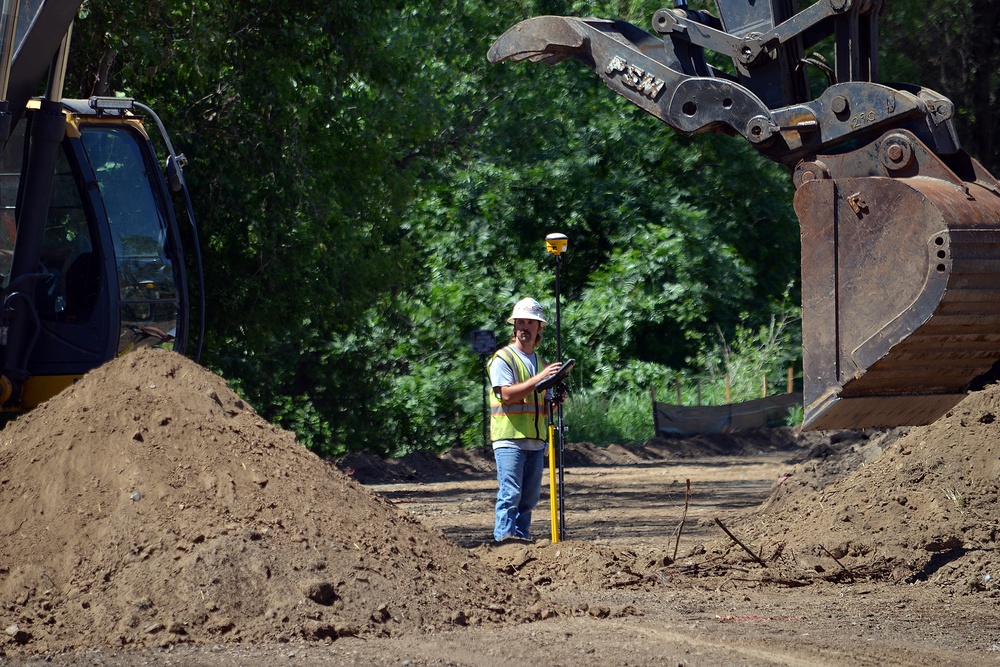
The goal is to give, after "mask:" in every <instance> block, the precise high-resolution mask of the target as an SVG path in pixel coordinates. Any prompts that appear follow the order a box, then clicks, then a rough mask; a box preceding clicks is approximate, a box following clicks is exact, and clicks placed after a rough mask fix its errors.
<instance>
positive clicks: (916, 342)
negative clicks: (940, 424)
mask: <svg viewBox="0 0 1000 667" xmlns="http://www.w3.org/2000/svg"><path fill="white" fill-rule="evenodd" d="M677 4H678V6H677V7H675V8H672V9H661V10H659V11H657V12H656V13H655V14H654V15H653V19H652V28H653V32H652V33H651V32H647V31H645V30H642V29H640V28H637V27H636V26H634V25H632V24H630V23H627V22H624V21H617V20H604V19H592V18H573V17H561V16H542V17H536V18H531V19H528V20H526V21H523V22H521V23H519V24H517V25H515V26H514V27H512V28H510V29H509V30H508V31H507V32H505V33H504V34H503V35H502V36H501V37H500V38H499V39H498V40H497V41H496V42H495V43H494V44H493V46H492V48H490V50H489V53H488V57H489V60H490V61H491V62H500V61H503V60H513V61H523V60H527V61H530V62H541V63H547V64H555V63H558V62H562V61H564V60H567V59H575V60H578V61H580V62H582V63H583V64H584V65H586V66H587V67H589V68H591V69H592V70H593V71H594V72H595V73H596V74H597V75H598V76H599V77H600V78H601V80H602V81H604V83H605V84H606V85H607V86H608V87H609V88H611V89H612V90H613V91H615V92H616V93H618V94H619V95H621V96H622V97H624V98H626V99H627V100H629V101H630V102H632V103H633V104H635V105H636V106H638V107H640V108H642V109H643V110H645V111H647V112H648V113H650V114H651V115H653V116H654V117H656V118H657V119H659V120H660V121H662V122H663V123H665V124H666V125H668V126H669V127H671V128H673V129H674V130H676V131H678V132H681V133H684V134H695V133H699V132H720V133H724V134H728V135H732V136H739V137H742V138H743V139H744V140H746V141H747V142H749V143H750V144H751V145H752V146H753V147H754V148H755V149H756V150H757V151H758V152H759V153H760V154H761V155H762V156H763V157H765V158H767V159H769V160H772V161H774V162H779V163H781V164H784V165H786V166H787V167H788V168H789V169H790V171H791V174H792V179H793V183H794V185H795V188H796V193H795V199H794V207H795V212H796V215H797V216H798V218H799V222H800V227H801V246H802V329H803V385H804V387H803V400H804V410H805V417H804V426H805V427H806V428H812V429H822V428H863V427H883V426H902V425H918V424H927V423H930V422H932V421H934V420H935V419H937V418H938V417H940V416H942V415H943V414H945V413H946V412H947V411H948V410H950V409H951V408H952V407H953V406H954V405H955V404H957V403H958V402H959V401H960V400H961V399H962V398H963V397H964V396H965V394H966V393H967V392H968V391H969V389H970V387H974V386H976V385H977V384H979V383H981V382H983V381H984V379H985V378H988V377H991V375H992V372H993V369H994V367H995V366H996V365H997V364H998V360H1000V184H998V183H997V180H996V179H995V178H994V177H993V176H992V175H991V174H990V173H989V172H987V171H986V169H984V168H983V167H982V165H980V164H979V163H978V162H976V161H975V160H973V159H972V158H971V157H970V156H969V155H968V154H967V153H966V152H965V151H964V150H963V149H962V148H961V146H960V144H959V141H958V138H957V135H956V133H955V130H954V127H953V125H952V116H953V115H954V105H953V104H952V103H951V101H950V100H948V99H947V98H946V97H944V96H943V95H940V94H938V93H936V92H934V91H931V90H928V89H925V88H921V87H919V86H915V85H894V86H889V85H885V84H882V83H879V81H878V18H879V15H880V14H881V12H882V10H883V8H884V0H819V1H818V2H816V3H814V4H812V5H810V6H809V7H807V8H806V9H804V10H803V11H801V12H800V11H798V8H797V5H796V2H795V0H769V1H762V0H716V2H715V5H716V9H717V13H718V16H716V15H713V14H710V13H708V12H705V11H694V10H690V9H688V7H687V4H686V2H685V1H684V0H679V2H678V3H677ZM829 37H833V39H834V44H835V49H836V57H835V63H834V67H833V68H827V75H828V77H829V80H828V82H827V85H826V86H825V87H824V88H823V90H822V92H820V93H819V94H818V95H815V96H813V95H812V94H811V93H810V86H809V82H808V80H807V79H806V67H805V64H806V63H807V62H810V63H819V64H822V62H821V61H819V60H817V59H815V58H810V59H807V58H805V57H804V55H803V54H804V53H805V52H806V50H807V49H810V48H812V47H813V46H815V45H816V44H817V43H818V42H820V41H821V40H824V39H827V38H829ZM706 49H707V50H710V51H714V52H716V53H720V54H722V55H724V56H727V57H728V58H729V59H730V60H731V62H732V68H731V69H729V70H725V71H724V70H722V69H719V68H716V67H713V66H711V65H710V64H709V62H708V60H707V59H706V58H705V50H706Z"/></svg>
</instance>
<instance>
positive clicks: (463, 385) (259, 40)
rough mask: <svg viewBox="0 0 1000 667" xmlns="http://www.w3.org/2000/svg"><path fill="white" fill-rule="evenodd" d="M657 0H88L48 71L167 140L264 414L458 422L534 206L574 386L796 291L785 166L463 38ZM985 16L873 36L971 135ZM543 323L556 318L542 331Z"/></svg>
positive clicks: (987, 80) (303, 423)
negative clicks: (128, 109)
mask: <svg viewBox="0 0 1000 667" xmlns="http://www.w3.org/2000/svg"><path fill="white" fill-rule="evenodd" d="M658 7H659V6H658V5H657V6H655V7H650V6H645V5H641V4H640V3H636V2H632V1H631V0H619V1H617V2H616V1H612V0H606V1H603V2H597V3H579V2H574V1H570V0H523V1H522V2H519V3H478V2H467V1H464V0H444V1H443V2H428V1H427V0H416V1H415V2H412V3H409V4H407V5H405V6H403V5H399V4H398V3H390V2H385V1H384V0H373V1H372V2H368V3H364V5H361V4H358V3H355V2H347V1H345V0H324V1H323V2H320V1H318V0H305V1H304V2H300V3H295V4H287V3H285V4H282V3H273V2H264V1H263V0H233V1H232V2H228V3H222V4H218V3H216V4H212V3H206V2H204V1H203V0H164V1H163V2H160V3H146V4H122V3H110V2H108V1H107V0H88V2H87V4H86V5H85V9H84V11H83V12H82V13H81V18H80V20H79V21H78V22H77V25H76V30H75V41H74V47H73V58H72V59H71V63H72V69H71V72H70V76H69V89H68V90H67V94H68V95H80V96H87V95H90V94H91V93H93V92H95V91H105V90H106V91H107V92H109V93H119V94H126V95H134V96H136V97H138V98H140V99H142V100H144V101H146V102H147V103H150V104H151V105H152V106H154V108H156V109H157V110H158V112H159V113H160V115H161V116H162V117H163V118H164V120H165V121H166V122H167V124H168V126H169V127H170V128H171V130H172V132H173V135H174V143H175V144H176V145H177V146H179V147H180V148H181V149H182V150H183V151H184V152H185V153H186V154H187V157H188V158H189V159H190V167H189V170H188V182H189V185H190V186H191V188H192V191H193V193H194V196H195V198H196V201H195V206H196V210H197V212H198V214H199V218H200V223H201V230H202V237H203V244H204V247H205V248H206V255H207V256H206V270H207V275H206V285H207V288H206V289H207V294H208V297H209V303H210V308H209V319H208V326H209V340H208V344H207V346H206V354H205V358H204V360H203V361H204V363H206V364H207V365H209V366H210V367H212V368H213V369H215V370H218V371H220V372H221V373H223V374H224V375H225V376H226V377H227V378H228V379H229V380H230V381H231V382H232V383H233V384H234V385H235V386H236V387H237V388H238V389H239V390H240V391H241V392H242V393H243V394H244V395H246V396H247V397H248V398H249V399H250V401H251V402H252V403H253V404H254V405H255V406H256V407H257V408H258V410H259V411H260V412H261V413H262V414H263V415H265V416H266V417H268V418H271V419H273V420H275V421H277V422H279V423H281V424H283V425H285V426H287V427H290V428H294V429H295V430H296V432H297V433H298V434H299V436H300V438H301V439H302V441H303V442H304V443H306V444H307V445H309V446H310V447H313V448H314V449H316V450H317V451H319V452H322V453H331V454H334V453H338V452H343V451H344V450H346V449H369V450H371V451H375V452H380V453H393V452H399V451H405V450H407V449H413V448H419V447H435V448H442V447H448V446H454V445H468V444H472V443H475V442H478V440H479V439H480V438H481V437H482V436H481V426H482V421H481V415H482V382H481V379H482V373H483V362H484V361H485V359H482V358H480V357H478V356H477V355H475V354H473V352H472V351H471V349H470V346H469V334H470V332H471V331H472V330H475V329H494V330H496V331H497V336H498V339H499V342H500V343H501V344H503V343H504V342H506V338H507V336H508V335H509V329H508V326H507V325H506V324H505V319H506V316H507V314H508V312H509V310H510V307H511V306H512V305H513V303H514V302H515V301H516V300H517V299H518V298H520V297H522V296H525V295H532V296H535V297H536V298H538V299H539V300H541V301H542V302H543V303H544V304H545V305H546V307H547V312H548V314H549V316H550V317H551V318H553V319H554V317H555V312H554V306H555V293H554V292H555V290H554V287H555V285H554V273H555V271H554V269H555V266H554V260H553V258H552V257H551V256H550V255H547V254H546V253H545V251H544V245H543V240H544V237H545V235H546V234H547V233H549V232H562V233H565V234H567V236H568V237H569V238H570V247H569V252H568V253H567V254H566V255H565V256H564V258H563V260H562V263H561V265H560V302H561V321H560V325H561V327H560V331H561V333H562V337H561V338H562V343H563V347H564V354H563V356H564V357H570V356H571V357H575V358H577V359H578V361H579V367H578V372H576V373H574V380H573V381H574V383H575V384H576V385H577V386H580V387H586V388H588V389H590V390H592V391H596V392H598V393H601V392H604V393H607V392H612V391H616V390H622V389H630V390H632V389H636V388H641V389H644V388H645V387H647V386H648V384H649V383H650V382H654V381H656V380H657V378H662V377H664V376H667V375H672V374H674V373H678V372H686V371H690V370H693V369H695V368H696V367H697V366H698V365H699V364H702V363H704V362H705V359H707V358H708V357H710V356H711V354H712V352H711V351H712V350H714V349H716V347H717V345H718V340H719V336H720V333H721V335H722V337H723V339H725V340H741V339H742V338H747V337H748V334H747V332H757V331H761V330H763V329H762V327H763V328H765V329H766V327H767V326H768V323H769V322H771V321H773V320H772V318H773V317H775V316H778V317H779V318H780V317H784V316H785V315H786V314H787V312H788V304H789V303H790V302H792V303H794V302H796V301H797V291H796V290H797V275H798V238H797V226H796V223H795V218H794V215H793V212H792V210H791V195H792V192H791V184H790V181H789V178H788V174H787V173H786V172H785V171H784V170H783V169H781V168H779V167H777V166H774V165H771V164H769V163H766V162H765V161H764V160H762V159H761V158H760V157H758V156H757V155H756V153H754V151H753V150H752V149H750V148H749V147H748V146H747V145H745V144H744V143H743V142H741V141H738V140H735V139H731V138H727V137H722V136H717V135H699V136H697V137H683V136H681V135H679V134H676V133H674V132H672V131H671V130H669V129H668V128H666V127H665V126H662V125H660V124H659V123H658V122H656V121H655V120H653V119H652V118H650V117H648V116H646V115H645V114H643V113H642V112H640V111H638V110H636V109H635V108H633V107H631V106H630V105H628V103H626V102H625V101H624V100H621V99H619V98H618V97H617V96H615V95H614V94H613V93H611V92H610V91H608V90H607V89H606V88H605V87H604V86H602V85H601V84H600V83H599V81H598V80H597V79H596V78H595V77H594V76H593V74H592V73H591V72H590V71H589V70H586V68H584V67H582V66H580V65H579V64H578V63H575V62H567V63H564V64H561V65H558V66H556V67H551V68H550V67H540V66H532V65H513V64H503V65H490V64H489V63H488V62H487V61H486V58H485V54H486V51H487V49H488V48H489V46H490V44H491V43H492V42H493V40H494V39H496V37H498V36H499V35H500V34H501V33H502V32H503V31H504V30H506V29H507V28H508V27H509V26H511V25H513V24H514V23H516V22H517V21H519V20H522V19H524V18H528V17H529V16H535V15H541V14H566V15H583V16H587V15H590V16H607V17H620V18H625V19H629V20H632V21H633V22H634V23H636V24H637V25H640V26H642V25H647V24H648V20H649V16H650V14H651V12H652V11H654V10H655V9H656V8H658ZM996 14H997V12H996V10H993V9H992V6H991V5H990V3H988V2H986V1H985V0H975V1H974V2H972V3H971V4H970V3H961V2H958V1H957V0H948V1H947V2H944V3H938V4H936V5H935V11H934V12H933V13H930V12H926V11H925V8H923V7H922V5H918V4H917V3H916V2H915V1H914V0H897V1H896V2H894V4H893V13H892V14H890V17H891V18H890V19H889V25H890V26H891V27H890V29H889V31H888V33H889V34H888V36H887V37H886V38H884V40H883V43H885V44H888V45H889V48H890V49H891V50H892V51H893V53H898V54H907V55H910V54H913V53H919V54H921V55H920V56H919V57H916V58H914V57H912V56H911V57H910V58H909V59H908V60H903V59H901V58H891V57H890V58H886V59H885V61H884V64H885V68H884V69H885V70H886V71H887V73H892V74H895V73H899V74H901V75H904V76H900V77H899V78H901V79H904V80H916V81H918V82H922V83H925V84H929V85H931V87H936V86H937V83H938V82H940V83H941V84H942V85H941V86H940V87H941V88H943V89H944V90H943V92H946V93H948V94H951V95H953V96H956V94H957V95H958V96H957V97H954V99H956V101H957V102H958V103H959V108H960V110H961V114H962V119H965V120H967V121H969V124H967V125H965V126H964V128H965V129H963V132H964V133H965V135H964V136H966V137H969V138H971V140H972V143H973V147H974V148H975V147H977V146H976V144H975V142H982V144H981V145H979V146H978V147H979V148H981V149H982V151H981V152H980V154H981V155H982V154H984V153H985V154H986V155H990V154H992V153H995V148H993V147H992V146H993V143H991V142H993V139H992V138H991V137H992V127H993V125H995V123H994V118H993V114H994V113H995V112H994V111H993V109H995V108H996V105H995V104H992V102H993V99H994V97H995V87H996V74H995V71H996V70H997V67H996V63H995V58H996V57H997V56H996V54H997V53H1000V49H996V48H994V47H993V46H990V45H992V44H993V43H994V41H995V33H996V29H995V28H996V26H995V19H996ZM976 21H978V22H979V23H977V24H975V26H976V28H977V29H979V30H980V32H977V31H976V30H973V29H972V26H973V23H972V22H976ZM963 31H965V32H963ZM984 31H985V32H984ZM990 31H992V32H990ZM884 34H885V33H884ZM982 34H987V35H988V39H982ZM912 35H920V36H921V37H922V39H916V40H914V39H912ZM904 36H910V37H906V40H907V41H905V42H904V41H903V40H904ZM931 36H933V39H930V38H929V37H931ZM991 40H992V41H991ZM935 49H937V51H935ZM991 49H992V50H991ZM906 75H912V76H906ZM944 84H947V85H944ZM956 89H957V90H956ZM963 95H965V96H966V97H963ZM984 157H985V155H984ZM751 337H752V336H751ZM793 338H794V337H793ZM555 348H556V346H555V327H554V326H552V327H549V328H548V329H546V339H545V342H544V345H543V348H542V353H543V354H544V355H547V356H549V357H551V356H554V355H555Z"/></svg>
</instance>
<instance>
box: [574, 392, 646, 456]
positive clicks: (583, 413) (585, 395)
mask: <svg viewBox="0 0 1000 667" xmlns="http://www.w3.org/2000/svg"><path fill="white" fill-rule="evenodd" d="M563 422H564V423H565V425H566V426H567V427H568V429H569V430H568V431H567V432H566V440H567V441H570V442H591V443H593V444H595V445H602V446H603V445H610V444H619V445H624V444H633V443H640V442H645V441H646V440H649V439H650V438H652V437H653V405H652V403H651V401H650V398H649V395H648V394H645V393H626V392H619V393H613V394H611V395H607V394H604V393H599V392H595V391H591V390H581V391H578V392H574V393H572V394H570V396H569V398H567V399H566V403H565V405H564V406H563Z"/></svg>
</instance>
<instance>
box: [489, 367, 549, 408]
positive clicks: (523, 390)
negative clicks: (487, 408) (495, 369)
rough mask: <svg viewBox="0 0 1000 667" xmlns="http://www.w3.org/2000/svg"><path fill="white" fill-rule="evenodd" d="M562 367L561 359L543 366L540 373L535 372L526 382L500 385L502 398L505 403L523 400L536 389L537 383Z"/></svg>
mask: <svg viewBox="0 0 1000 667" xmlns="http://www.w3.org/2000/svg"><path fill="white" fill-rule="evenodd" d="M560 368H562V362H561V361H555V362H552V363H551V364H549V365H548V366H546V367H545V368H543V369H542V370H541V371H539V372H538V373H535V374H534V375H532V376H531V377H530V378H528V379H527V380H525V381H524V382H518V383H517V384H511V385H507V386H505V387H500V399H501V400H502V401H503V402H504V403H517V402H519V401H523V400H524V399H525V397H526V396H528V395H529V394H531V393H532V392H534V391H535V385H536V384H538V383H539V382H541V381H542V380H544V379H545V378H547V377H551V376H553V375H555V374H556V373H558V372H559V369H560Z"/></svg>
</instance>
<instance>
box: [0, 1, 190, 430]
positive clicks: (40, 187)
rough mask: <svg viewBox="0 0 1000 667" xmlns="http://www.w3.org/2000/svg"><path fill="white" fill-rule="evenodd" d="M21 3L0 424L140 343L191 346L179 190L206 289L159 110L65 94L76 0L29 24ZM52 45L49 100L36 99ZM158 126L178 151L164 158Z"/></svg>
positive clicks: (6, 102)
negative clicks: (43, 58) (154, 132)
mask: <svg viewBox="0 0 1000 667" xmlns="http://www.w3.org/2000/svg"><path fill="white" fill-rule="evenodd" d="M12 4H16V3H15V0H7V2H6V3H5V14H4V17H5V19H7V20H8V23H7V24H6V25H5V26H4V27H5V30H4V31H3V32H2V34H3V36H4V40H5V41H4V42H3V43H2V44H0V47H3V48H0V65H3V67H0V88H4V90H2V91H0V92H2V93H3V101H2V102H0V130H2V131H0V140H2V141H3V143H2V144H0V145H2V151H0V289H2V292H0V294H2V298H3V310H2V316H0V418H2V417H3V416H11V415H14V414H17V413H19V412H21V411H24V410H28V409H31V408H33V407H35V406H37V405H38V404H39V403H41V402H42V401H44V400H46V399H48V398H50V397H51V396H53V395H55V394H56V393H58V392H59V391H61V390H62V389H63V388H65V387H66V386H68V385H70V384H71V383H72V382H74V381H75V380H76V379H78V378H80V377H81V376H82V375H83V374H84V373H86V372H88V371H89V370H91V369H93V368H95V367H97V366H99V365H101V364H103V363H105V362H106V361H109V360H111V359H113V358H114V357H116V356H117V355H120V354H123V353H125V352H128V351H129V350H132V349H134V348H136V347H140V346H152V345H156V346H161V347H168V348H170V349H173V350H176V351H178V352H181V353H185V352H187V351H188V350H189V343H190V338H191V336H190V325H189V312H190V310H191V309H190V304H189V299H188V287H189V286H188V281H187V277H186V271H185V267H186V262H185V258H184V254H183V251H182V246H183V244H182V238H181V232H180V227H179V225H178V220H177V216H176V214H175V211H174V201H173V200H174V198H175V197H174V196H173V195H174V194H176V193H181V195H183V200H184V203H185V204H186V206H187V214H188V218H189V220H190V222H191V225H192V229H191V231H192V234H191V237H190V238H189V239H188V240H189V241H190V242H192V245H193V247H194V249H195V251H196V252H195V255H196V260H197V261H196V265H197V267H198V270H199V283H200V268H201V260H200V253H199V252H198V246H197V230H196V229H195V228H194V216H193V213H192V210H191V205H190V197H189V196H188V193H187V188H186V184H185V183H184V179H183V173H182V170H181V167H182V166H183V164H184V158H183V156H179V155H177V154H176V153H175V152H174V149H173V146H172V143H171V141H170V138H169V136H168V135H167V134H166V131H165V129H164V127H163V124H162V122H161V121H160V119H159V118H158V117H157V116H156V114H155V113H154V112H153V111H152V109H150V108H149V107H147V106H145V105H143V104H141V103H138V102H136V101H135V100H132V99H128V98H118V97H111V98H101V97H94V98H90V99H86V100H72V99H62V97H61V91H62V84H61V81H62V75H63V71H64V68H65V58H66V52H67V48H68V42H69V35H70V34H71V30H70V26H71V22H72V18H73V16H74V14H75V7H77V6H79V2H78V1H77V0H70V1H69V2H59V1H56V0H49V1H48V2H46V3H44V4H41V5H39V4H38V3H34V4H32V3H31V2H26V3H25V9H27V11H28V12H29V18H30V19H31V20H26V19H24V17H19V15H18V13H17V12H16V11H14V12H13V16H9V13H10V9H11V6H12ZM11 22H13V24H14V25H16V26H17V28H16V30H15V29H14V28H13V27H12V26H11ZM11 40H13V41H11ZM15 42H16V44H15ZM15 46H16V48H15ZM8 51H10V53H8ZM50 51H51V53H49V52H50ZM45 53H49V57H50V58H51V59H52V60H51V65H50V68H49V79H48V86H47V91H46V95H45V96H44V97H42V98H34V99H31V98H28V97H27V96H26V95H27V91H29V90H33V89H34V88H35V86H36V85H37V76H38V70H39V67H40V66H39V62H38V57H39V55H42V54H45ZM4 81H7V86H4V85H3V83H4ZM32 81H36V83H35V84H32V83H31V82H32ZM150 122H151V124H153V125H155V127H156V128H157V129H158V130H159V137H158V138H157V141H158V144H159V145H160V146H161V148H165V149H166V152H167V154H168V157H167V159H166V161H165V163H163V164H161V161H160V159H159V157H158V155H157V150H156V148H155V147H154V143H153V141H152V140H151V137H150V134H149V133H148V131H147V124H150ZM200 291H201V292H202V293H203V290H200ZM203 303H204V302H203V301H202V304H203ZM200 323H201V324H202V325H203V323H204V309H203V307H202V311H201V317H200ZM200 340H201V336H200V334H199V336H198V341H199V342H198V347H200ZM198 347H196V352H195V356H197V354H198V352H200V350H199V349H198Z"/></svg>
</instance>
